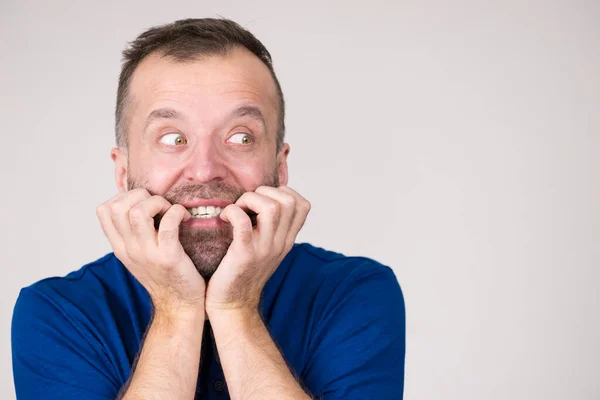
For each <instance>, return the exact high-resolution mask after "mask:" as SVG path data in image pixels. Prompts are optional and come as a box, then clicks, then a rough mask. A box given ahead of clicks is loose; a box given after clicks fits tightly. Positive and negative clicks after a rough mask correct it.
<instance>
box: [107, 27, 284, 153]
mask: <svg viewBox="0 0 600 400" xmlns="http://www.w3.org/2000/svg"><path fill="white" fill-rule="evenodd" d="M239 47H241V48H245V49H247V50H249V51H250V52H252V53H253V54H254V55H255V56H257V57H258V58H259V59H260V60H261V61H262V62H263V63H264V64H265V65H266V66H267V68H268V69H269V71H270V72H271V76H272V77H273V80H274V81H275V87H276V90H277V95H278V97H279V115H278V123H277V151H279V149H281V147H282V146H283V140H284V137H285V121H284V120H285V101H284V99H283V92H282V90H281V85H280V84H279V80H278V79H277V76H276V75H275V70H274V69H273V61H272V59H271V54H270V53H269V51H268V50H267V49H266V47H265V46H264V45H263V44H262V43H261V42H260V41H259V40H258V39H257V38H256V37H255V36H254V35H253V34H252V33H250V32H249V31H248V30H246V29H244V28H243V27H241V26H240V25H239V24H237V23H236V22H234V21H231V20H228V19H215V18H202V19H192V18H190V19H183V20H178V21H175V22H173V23H170V24H166V25H160V26H155V27H152V28H150V29H148V30H147V31H145V32H143V33H142V34H140V35H139V36H138V37H137V38H136V39H135V40H134V41H133V42H130V43H129V46H128V47H127V48H126V49H125V50H123V58H122V67H121V74H120V75H119V86H118V89H117V105H116V109H115V136H116V144H117V146H118V147H121V148H125V149H126V148H127V131H128V127H129V122H130V121H129V117H128V116H127V115H126V113H127V108H128V104H129V103H128V95H129V87H130V84H131V77H132V75H133V72H134V71H135V69H136V68H137V66H138V65H139V64H140V62H141V61H142V60H143V59H144V58H145V57H146V56H148V55H149V54H151V53H155V52H159V53H160V54H161V56H163V57H170V58H172V59H173V60H175V61H176V62H181V63H184V62H188V61H194V60H197V59H199V58H201V57H205V56H213V55H223V56H225V55H226V54H227V53H229V52H230V51H232V50H234V49H235V48H239Z"/></svg>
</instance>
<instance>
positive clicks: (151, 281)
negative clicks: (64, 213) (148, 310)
mask: <svg viewBox="0 0 600 400" xmlns="http://www.w3.org/2000/svg"><path fill="white" fill-rule="evenodd" d="M96 212H97V215H98V218H99V219H100V223H101V224H102V229H103V230H104V233H105V234H106V236H107V237H108V240H109V241H110V244H111V246H112V248H113V250H114V252H115V255H116V256H117V257H118V258H119V260H121V262H122V263H123V265H125V267H127V269H128V270H129V271H130V272H131V274H132V275H133V276H135V278H136V279H137V280H138V281H139V282H140V283H141V284H142V285H143V286H144V288H146V290H147V291H148V294H149V295H150V298H151V299H152V305H153V306H154V318H153V321H152V323H151V325H150V328H149V330H148V331H147V335H146V339H145V341H144V345H143V347H142V350H141V353H140V354H139V359H138V362H137V365H136V368H135V372H134V373H133V375H132V376H131V377H130V381H129V384H128V385H125V387H124V388H123V389H122V391H125V393H124V394H123V397H122V398H123V399H125V400H138V399H165V400H166V399H173V400H174V399H177V400H179V399H193V398H194V395H195V392H196V381H197V379H198V369H199V364H200V363H199V359H200V348H201V345H202V330H203V328H204V320H205V312H204V294H205V287H206V284H205V282H204V279H203V278H202V276H200V274H199V273H198V271H197V270H196V267H195V266H194V264H193V263H192V260H191V259H190V258H189V256H188V255H187V254H186V253H185V252H184V250H183V247H182V245H181V242H180V241H179V229H180V224H181V223H182V222H184V221H187V220H189V219H190V218H191V215H190V213H189V212H188V211H187V210H186V209H185V208H184V207H183V206H181V205H171V204H170V203H169V202H168V201H167V200H165V199H164V198H163V197H160V196H151V195H150V193H148V191H147V190H145V189H133V190H131V191H128V192H124V193H120V194H118V195H117V196H115V197H114V198H113V199H111V200H109V201H108V202H106V203H104V204H102V205H101V206H99V207H98V209H97V211H96ZM160 213H164V216H163V217H162V219H161V221H160V226H159V227H158V231H157V230H156V229H155V227H154V216H156V215H157V214H160Z"/></svg>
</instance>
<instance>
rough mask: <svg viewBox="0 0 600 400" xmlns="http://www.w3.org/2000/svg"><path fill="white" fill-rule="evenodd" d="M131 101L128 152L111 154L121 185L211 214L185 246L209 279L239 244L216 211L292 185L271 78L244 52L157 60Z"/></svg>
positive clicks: (187, 229)
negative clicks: (261, 190) (265, 189)
mask: <svg viewBox="0 0 600 400" xmlns="http://www.w3.org/2000/svg"><path fill="white" fill-rule="evenodd" d="M129 104H130V108H129V109H128V113H129V114H128V115H129V117H130V125H129V127H128V129H127V131H128V143H129V145H128V151H127V154H124V153H123V152H122V151H121V150H119V149H118V148H115V149H113V150H112V157H113V159H114V160H115V163H116V180H117V185H118V186H119V189H120V190H121V191H125V190H130V189H134V188H138V187H141V188H145V189H147V190H148V191H149V192H150V193H151V194H158V195H161V196H163V197H164V198H165V199H167V200H168V201H169V202H170V203H172V204H182V205H183V206H184V207H186V208H187V209H188V210H191V211H192V210H193V213H194V212H198V213H203V212H205V213H206V214H205V215H204V216H205V217H206V218H192V219H191V220H189V221H188V222H186V223H184V224H182V225H181V227H180V241H181V243H182V245H183V248H184V250H185V252H186V253H187V254H188V255H189V256H190V258H191V259H192V261H193V262H194V264H195V265H196V268H197V269H198V271H199V272H200V273H201V274H202V275H203V276H204V277H205V278H207V279H209V278H210V276H211V275H212V274H213V272H214V271H215V270H216V268H217V266H218V265H219V263H220V262H221V259H222V258H223V256H224V255H225V253H226V252H227V249H228V248H229V245H230V244H231V241H232V239H233V237H232V229H231V225H229V224H227V223H225V222H223V221H222V220H221V219H220V218H219V217H218V216H216V217H214V215H215V211H218V209H216V207H220V208H224V207H225V206H226V205H227V204H230V203H235V201H236V200H237V199H238V198H239V197H240V196H241V195H242V194H243V193H244V192H247V191H254V190H255V189H256V188H257V187H259V186H262V185H269V186H279V184H282V185H286V184H287V154H288V152H289V146H288V145H287V144H285V145H284V146H283V148H282V149H281V150H280V151H279V153H276V130H277V122H278V121H277V118H278V97H277V93H276V89H275V83H274V81H273V78H272V77H271V75H270V73H269V70H268V69H267V67H266V66H265V65H264V64H263V63H262V62H261V61H260V60H259V59H258V58H257V57H256V56H254V55H253V54H251V53H250V52H249V51H247V50H245V49H244V50H242V49H236V50H234V51H232V52H231V53H230V54H228V55H227V56H212V57H208V58H205V59H202V60H199V61H191V62H187V63H177V62H174V61H172V60H171V59H167V58H161V57H160V56H159V55H157V54H152V55H150V56H148V57H147V58H146V59H145V60H144V61H142V63H140V65H139V66H138V68H137V69H136V71H135V72H134V74H133V77H132V81H131V86H130V92H129ZM211 206H212V207H215V209H213V208H211ZM202 207H206V209H204V208H202Z"/></svg>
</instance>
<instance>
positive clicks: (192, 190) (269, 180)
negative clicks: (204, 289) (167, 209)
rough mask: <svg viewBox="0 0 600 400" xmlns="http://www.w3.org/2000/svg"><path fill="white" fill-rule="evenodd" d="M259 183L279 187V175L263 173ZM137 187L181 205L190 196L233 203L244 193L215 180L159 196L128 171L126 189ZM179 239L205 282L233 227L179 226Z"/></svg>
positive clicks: (226, 246) (224, 250) (157, 219)
mask: <svg viewBox="0 0 600 400" xmlns="http://www.w3.org/2000/svg"><path fill="white" fill-rule="evenodd" d="M259 186H272V187H278V186H279V175H278V173H277V171H274V172H273V173H272V174H271V176H266V177H265V178H264V179H263V183H262V184H261V185H259ZM136 188H142V189H146V190H147V191H148V192H149V193H150V194H151V195H159V196H162V197H164V198H165V199H166V200H167V201H168V202H169V203H171V204H181V203H183V202H186V201H190V200H193V199H221V200H227V201H228V202H231V203H235V202H236V201H237V200H238V199H239V198H240V196H241V195H242V194H244V193H245V190H244V189H243V188H242V187H239V186H234V185H231V184H228V183H225V182H220V181H215V182H210V183H206V184H194V183H184V184H181V185H179V186H176V187H173V188H171V189H169V190H168V191H167V192H166V193H164V194H162V195H160V194H158V193H155V192H153V191H152V190H151V189H150V185H149V184H148V181H147V180H145V179H142V178H139V177H132V176H130V175H129V174H128V175H127V190H131V189H136ZM161 218H162V215H160V214H159V215H156V216H155V217H154V222H155V224H154V226H155V228H157V229H158V227H159V224H160V220H161ZM216 218H219V217H216ZM179 241H180V242H181V246H182V247H183V250H184V251H185V253H186V254H187V255H188V256H189V257H190V259H191V260H192V263H193V264H194V266H195V267H196V270H197V271H198V272H199V273H200V275H202V276H203V277H204V279H205V280H206V282H208V281H209V280H210V278H211V277H212V275H213V274H214V273H215V271H216V270H217V268H218V267H219V264H221V260H223V257H225V254H227V250H228V249H229V246H230V245H231V243H232V242H233V226H232V225H231V224H229V223H226V224H224V225H223V226H219V227H216V228H199V227H194V228H192V227H189V226H183V225H180V226H179Z"/></svg>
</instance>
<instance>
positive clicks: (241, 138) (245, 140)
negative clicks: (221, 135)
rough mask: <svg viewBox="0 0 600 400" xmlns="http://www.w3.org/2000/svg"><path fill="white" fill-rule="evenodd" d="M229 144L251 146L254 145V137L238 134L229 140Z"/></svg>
mask: <svg viewBox="0 0 600 400" xmlns="http://www.w3.org/2000/svg"><path fill="white" fill-rule="evenodd" d="M229 142H231V143H237V144H250V143H252V136H250V135H249V134H247V133H236V134H234V135H232V136H231V137H230V138H229Z"/></svg>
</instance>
